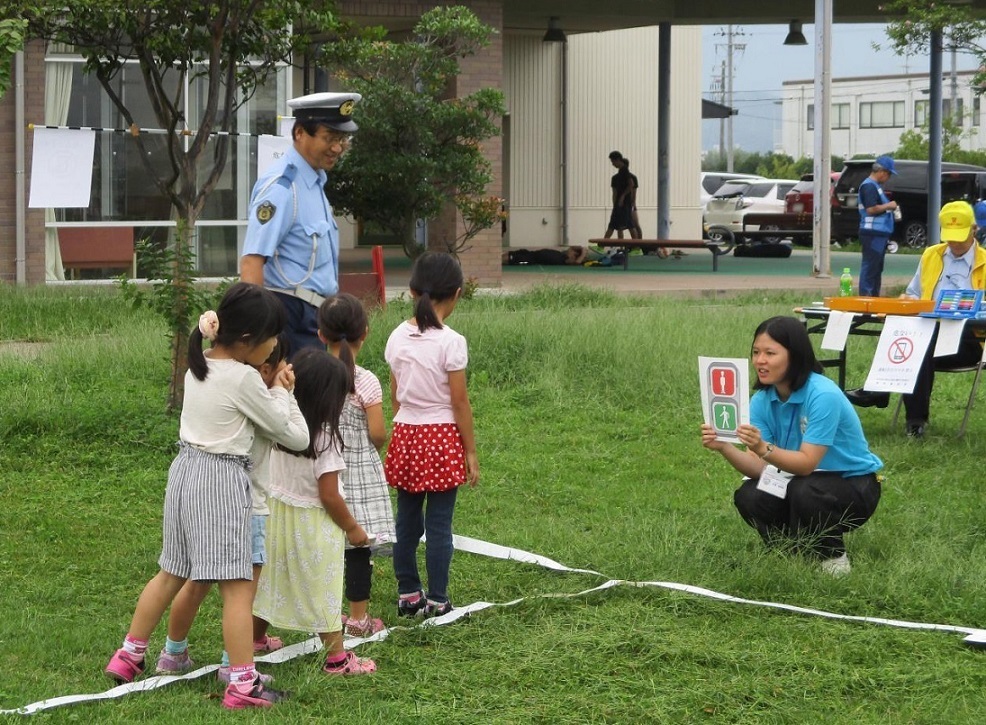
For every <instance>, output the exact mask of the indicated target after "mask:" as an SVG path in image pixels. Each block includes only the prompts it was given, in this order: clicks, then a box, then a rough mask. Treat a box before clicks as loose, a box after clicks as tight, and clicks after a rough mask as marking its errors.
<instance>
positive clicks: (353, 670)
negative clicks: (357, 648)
mask: <svg viewBox="0 0 986 725" xmlns="http://www.w3.org/2000/svg"><path fill="white" fill-rule="evenodd" d="M376 671H377V663H376V662H374V661H373V660H371V659H362V658H360V657H357V656H356V653H355V652H346V659H344V660H343V661H342V662H340V663H338V664H334V663H331V662H329V658H328V657H326V658H325V664H324V665H322V672H324V673H325V674H327V675H370V674H373V673H374V672H376Z"/></svg>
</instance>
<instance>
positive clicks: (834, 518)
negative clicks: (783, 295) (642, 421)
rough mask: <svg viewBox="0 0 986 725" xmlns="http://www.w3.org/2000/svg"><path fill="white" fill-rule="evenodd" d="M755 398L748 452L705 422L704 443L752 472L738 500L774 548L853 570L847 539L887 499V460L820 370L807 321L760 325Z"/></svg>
mask: <svg viewBox="0 0 986 725" xmlns="http://www.w3.org/2000/svg"><path fill="white" fill-rule="evenodd" d="M751 359H752V363H753V370H754V373H755V376H756V382H755V383H754V388H755V389H756V390H757V392H756V393H755V394H754V395H753V397H752V398H751V399H750V423H749V424H748V425H741V426H739V428H738V429H737V437H738V438H739V440H740V441H741V442H742V443H743V444H744V446H745V448H740V447H738V446H736V445H733V444H732V443H728V442H726V441H721V440H716V434H715V430H714V429H713V427H712V426H710V425H703V426H702V445H703V446H705V447H706V448H708V449H710V450H713V451H718V452H719V453H720V454H722V457H723V458H725V459H726V460H727V461H728V462H729V464H730V465H731V466H732V467H733V468H735V469H736V470H737V471H739V472H740V473H741V474H743V476H744V480H743V484H742V485H741V486H740V487H739V489H737V490H736V493H735V495H734V502H735V504H736V508H737V509H738V510H739V512H740V515H741V516H742V517H743V519H744V520H745V521H746V522H747V523H748V524H750V526H752V527H753V528H755V529H756V530H757V531H758V532H759V533H760V536H761V537H763V539H764V541H765V542H766V543H767V544H768V545H772V544H776V543H778V542H782V541H788V542H790V543H791V545H792V547H793V548H794V549H795V550H797V551H802V552H805V553H808V554H810V555H812V556H815V557H817V558H819V559H820V560H821V562H822V569H823V570H825V571H827V572H829V573H831V574H834V575H842V574H848V573H849V571H850V564H849V558H848V557H847V556H846V547H845V543H844V542H843V535H844V534H845V533H846V532H847V531H851V530H852V529H856V528H858V527H860V526H862V525H863V524H864V523H865V522H866V521H867V520H868V519H869V518H870V516H872V515H873V512H874V511H875V510H876V507H877V503H878V502H879V501H880V480H879V477H878V476H877V471H879V470H880V469H881V468H883V462H882V461H881V460H880V459H879V458H878V457H877V456H876V455H874V454H873V453H872V452H871V451H870V449H869V446H868V444H867V443H866V437H865V436H864V435H863V427H862V425H861V424H860V422H859V416H857V415H856V411H855V410H854V409H853V407H852V404H851V403H850V402H849V400H848V399H847V398H846V396H845V394H844V393H843V392H842V391H841V390H840V389H839V386H838V385H836V384H835V383H834V382H833V381H831V380H829V379H828V378H827V377H825V376H824V375H823V374H822V367H821V365H820V364H819V363H818V361H817V360H816V359H815V351H814V350H813V349H812V346H811V341H810V340H809V339H808V333H807V331H806V330H805V326H804V324H802V323H801V322H800V321H798V320H796V319H795V318H793V317H771V318H770V319H769V320H766V321H764V322H762V323H761V324H760V326H759V327H757V329H756V332H755V333H754V335H753V347H752V352H751Z"/></svg>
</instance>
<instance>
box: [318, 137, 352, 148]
mask: <svg viewBox="0 0 986 725" xmlns="http://www.w3.org/2000/svg"><path fill="white" fill-rule="evenodd" d="M325 140H326V141H327V142H328V144H329V146H341V147H342V150H343V151H345V150H346V149H348V148H349V144H350V143H351V142H352V140H353V137H352V136H350V135H349V134H348V133H330V134H326V136H325Z"/></svg>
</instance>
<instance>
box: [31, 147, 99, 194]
mask: <svg viewBox="0 0 986 725" xmlns="http://www.w3.org/2000/svg"><path fill="white" fill-rule="evenodd" d="M95 150H96V132H95V131H92V130H87V131H83V130H80V129H70V128H36V129H34V153H33V154H32V156H31V198H30V201H29V202H28V206H29V207H30V208H31V209H46V208H49V207H52V208H56V209H70V208H77V207H87V206H89V198H90V196H91V193H92V166H93V158H94V154H95Z"/></svg>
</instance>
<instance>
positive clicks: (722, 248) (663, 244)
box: [589, 227, 735, 272]
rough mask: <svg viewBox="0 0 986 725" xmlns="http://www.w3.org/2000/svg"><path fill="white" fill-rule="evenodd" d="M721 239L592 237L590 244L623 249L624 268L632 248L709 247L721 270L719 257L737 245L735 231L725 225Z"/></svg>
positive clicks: (713, 262) (715, 270)
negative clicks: (734, 236) (734, 237)
mask: <svg viewBox="0 0 986 725" xmlns="http://www.w3.org/2000/svg"><path fill="white" fill-rule="evenodd" d="M723 231H724V234H723V235H722V238H720V239H590V240H589V245H590V246H596V247H601V248H603V249H619V250H622V251H623V269H627V268H628V264H627V263H628V262H629V260H630V250H631V249H642V250H643V251H644V252H656V251H657V250H658V249H708V250H709V251H710V252H712V271H713V272H717V271H719V257H721V256H722V255H724V254H729V253H730V252H731V251H732V250H733V247H734V246H735V241H734V239H733V233H732V232H731V231H729V230H728V229H726V228H725V227H723Z"/></svg>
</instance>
